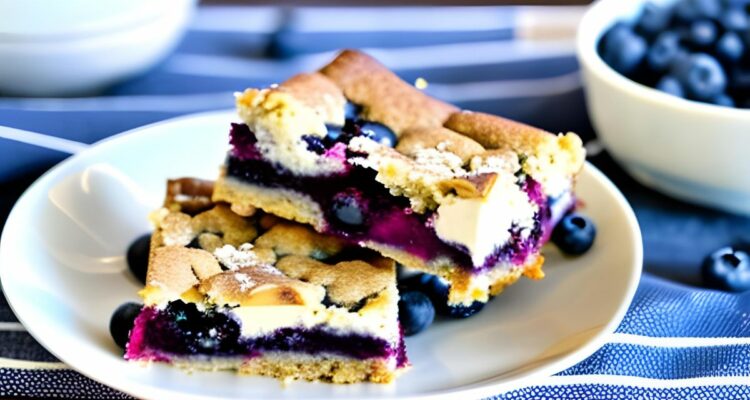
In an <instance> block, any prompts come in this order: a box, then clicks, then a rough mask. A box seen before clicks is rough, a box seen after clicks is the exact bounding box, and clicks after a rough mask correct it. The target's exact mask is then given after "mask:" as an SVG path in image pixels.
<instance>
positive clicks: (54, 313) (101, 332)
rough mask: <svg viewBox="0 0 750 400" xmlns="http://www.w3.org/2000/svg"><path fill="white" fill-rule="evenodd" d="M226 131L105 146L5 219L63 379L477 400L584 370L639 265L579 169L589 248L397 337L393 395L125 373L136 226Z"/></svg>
mask: <svg viewBox="0 0 750 400" xmlns="http://www.w3.org/2000/svg"><path fill="white" fill-rule="evenodd" d="M233 120H235V117H234V113H233V112H232V113H221V112H220V113H207V114H199V115H195V116H188V117H184V118H179V119H175V120H171V121H167V122H163V123H158V124H155V125H151V126H147V127H144V128H141V129H138V130H136V131H133V132H131V133H128V134H126V135H121V136H118V137H116V138H114V139H110V140H106V141H104V142H102V143H99V144H97V145H96V146H94V147H92V148H90V149H87V150H84V151H83V152H80V153H78V154H76V155H75V156H73V157H71V158H69V159H68V160H66V161H64V162H63V163H61V164H60V165H58V166H57V167H55V168H53V169H52V170H51V171H50V172H48V173H47V174H45V175H44V176H43V177H42V178H40V179H39V180H38V181H37V182H36V183H34V184H33V185H32V186H31V187H30V188H29V189H28V190H27V191H26V193H24V195H23V196H22V197H21V199H20V200H19V201H18V203H17V204H16V206H15V207H14V209H13V211H12V212H11V215H10V216H9V218H8V221H7V223H6V225H5V230H4V231H3V234H2V240H1V241H0V279H2V283H3V289H4V291H5V295H6V297H7V298H8V301H9V303H10V305H11V307H12V308H13V310H14V311H15V313H16V315H18V317H19V319H20V320H21V322H22V323H23V324H24V326H25V327H26V328H27V329H28V330H29V332H30V333H31V334H32V335H33V336H34V337H35V338H36V339H37V340H39V342H40V343H41V344H42V345H44V346H45V347H46V348H47V349H48V350H50V351H51V352H52V353H53V354H55V355H56V356H57V357H59V358H60V359H61V360H63V361H64V362H66V363H68V364H69V365H70V366H71V367H73V368H75V369H77V370H78V371H80V372H82V373H83V374H85V375H87V376H89V377H91V378H93V379H96V380H98V381H100V382H103V383H105V384H107V385H110V386H112V387H115V388H117V389H119V390H122V391H125V392H127V393H130V394H132V395H134V396H136V397H138V398H153V399H209V398H237V399H239V398H276V397H284V398H337V399H338V398H358V399H363V398H375V397H396V398H415V397H442V398H453V399H455V398H479V397H486V396H492V395H496V394H498V393H500V392H501V391H504V390H509V389H512V388H517V387H519V386H521V385H524V384H530V383H533V382H534V379H535V378H541V377H545V376H549V375H551V374H553V373H555V372H558V371H560V370H562V369H565V368H566V367H569V366H572V365H573V364H575V363H577V362H579V361H581V360H583V359H584V358H585V357H587V356H588V355H590V354H591V353H593V352H594V351H595V350H596V349H598V348H599V347H600V346H602V345H603V344H604V343H605V342H606V340H607V337H608V335H609V334H610V333H611V332H613V331H614V330H615V328H616V327H617V325H618V324H619V322H620V320H621V318H622V317H623V315H624V314H625V311H626V310H627V308H628V304H629V303H630V300H631V299H632V297H633V294H634V292H635V289H636V286H637V284H638V279H639V276H640V270H641V263H642V261H643V257H642V246H641V236H640V231H639V229H638V225H637V222H636V220H635V216H634V215H633V211H632V210H631V209H630V207H629V206H628V204H627V203H626V201H625V199H624V198H623V197H622V195H621V194H620V193H619V192H618V191H617V189H616V188H615V187H614V185H612V183H611V182H610V181H609V180H607V178H606V177H605V176H604V175H602V174H601V172H599V171H598V170H596V169H595V168H594V167H592V166H591V165H589V164H587V165H586V167H585V169H584V171H583V173H582V176H581V178H580V180H579V184H578V194H579V195H580V197H581V199H582V200H584V201H585V203H586V209H585V212H586V213H587V214H588V215H589V216H591V218H592V219H593V220H594V221H595V222H596V224H597V230H598V236H597V242H596V243H595V244H594V247H593V248H592V249H591V250H590V251H589V252H588V253H587V254H585V255H584V256H581V257H576V258H569V257H563V256H562V255H561V254H560V253H559V252H557V250H556V249H555V248H554V246H550V247H548V248H546V249H545V257H546V258H547V263H546V265H545V267H544V270H545V272H546V273H547V277H546V278H545V279H544V280H541V281H538V282H532V281H530V280H527V279H524V280H522V281H521V282H518V283H517V284H515V285H513V286H511V287H509V288H508V289H507V290H506V291H505V292H504V293H503V294H502V295H500V296H499V297H498V298H497V299H495V300H494V301H492V302H491V303H490V304H488V305H487V307H486V308H485V309H484V311H482V312H481V313H480V314H479V315H477V316H475V317H472V318H469V319H466V320H453V321H438V322H436V323H435V324H434V325H433V326H431V327H430V328H429V329H428V330H427V331H425V332H422V333H421V334H419V335H417V336H414V337H410V338H407V340H406V344H407V351H408V354H409V358H410V359H411V361H412V364H413V367H412V369H411V370H410V371H408V372H407V373H405V374H404V375H403V376H402V377H401V378H400V379H398V380H397V381H396V383H394V384H392V385H375V384H356V385H346V386H337V385H329V384H311V383H305V382H296V383H292V384H290V385H288V386H287V387H283V386H282V385H281V384H280V383H279V382H277V381H276V380H274V379H271V378H261V377H241V376H236V375H234V374H231V373H228V372H216V373H208V372H196V373H193V374H189V375H188V374H187V373H185V372H183V371H180V370H178V369H176V368H172V367H170V366H168V365H153V366H151V367H150V368H143V367H141V366H140V365H138V364H131V363H128V362H126V361H124V360H123V359H122V352H121V350H119V349H118V348H117V347H116V345H115V344H114V342H113V341H112V339H111V337H110V336H109V332H108V328H107V327H108V324H109V318H110V316H111V314H112V312H113V310H114V309H115V308H116V307H117V306H118V305H119V304H121V303H123V302H125V301H129V300H135V301H137V300H138V298H137V296H136V292H137V291H138V289H139V286H140V285H139V284H138V282H136V280H135V278H133V277H132V276H131V274H130V273H129V271H128V268H127V266H126V264H125V260H124V254H125V252H126V249H127V247H128V245H129V244H130V242H131V241H132V240H133V239H135V238H136V237H137V236H139V235H140V234H143V233H144V232H147V231H149V230H150V226H149V223H148V222H147V215H148V213H149V212H150V211H151V210H152V209H154V208H155V207H157V206H158V205H159V204H160V203H161V200H162V197H163V194H164V190H165V181H166V179H167V178H171V177H180V176H196V177H202V178H208V179H213V178H214V177H216V175H217V172H218V169H219V166H220V165H221V163H222V160H223V158H224V155H225V154H226V153H225V151H226V149H227V144H226V142H227V139H226V138H227V131H228V128H229V122H230V121H233ZM52 327H53V328H52Z"/></svg>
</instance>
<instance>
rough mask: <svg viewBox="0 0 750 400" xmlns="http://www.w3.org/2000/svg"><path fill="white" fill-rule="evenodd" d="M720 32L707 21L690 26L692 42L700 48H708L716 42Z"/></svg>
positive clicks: (703, 20)
mask: <svg viewBox="0 0 750 400" xmlns="http://www.w3.org/2000/svg"><path fill="white" fill-rule="evenodd" d="M718 34H719V30H718V29H716V25H715V24H714V23H713V22H711V21H710V20H707V19H700V20H697V21H694V22H693V23H692V24H690V33H689V36H690V42H691V43H693V44H694V45H696V46H698V47H708V46H710V45H712V44H713V43H714V42H715V41H716V37H717V36H718Z"/></svg>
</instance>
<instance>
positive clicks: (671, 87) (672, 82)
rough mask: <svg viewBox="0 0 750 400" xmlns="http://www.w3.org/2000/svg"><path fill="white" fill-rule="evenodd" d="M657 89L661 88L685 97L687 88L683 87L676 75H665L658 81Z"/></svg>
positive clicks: (665, 91) (666, 91)
mask: <svg viewBox="0 0 750 400" xmlns="http://www.w3.org/2000/svg"><path fill="white" fill-rule="evenodd" d="M655 87H656V89H657V90H661V91H662V92H664V93H668V94H671V95H672V96H677V97H685V90H684V89H683V88H682V85H681V84H680V81H678V80H677V78H675V77H674V76H671V75H664V77H662V78H661V79H660V80H659V82H657V83H656V86H655Z"/></svg>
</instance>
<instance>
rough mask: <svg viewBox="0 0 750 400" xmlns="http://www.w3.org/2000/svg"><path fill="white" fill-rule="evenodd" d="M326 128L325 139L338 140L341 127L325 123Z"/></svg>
mask: <svg viewBox="0 0 750 400" xmlns="http://www.w3.org/2000/svg"><path fill="white" fill-rule="evenodd" d="M326 129H327V130H328V134H327V136H326V140H327V141H329V142H335V141H336V140H338V138H339V136H341V134H342V132H343V131H342V127H340V126H335V125H326Z"/></svg>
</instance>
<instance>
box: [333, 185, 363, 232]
mask: <svg viewBox="0 0 750 400" xmlns="http://www.w3.org/2000/svg"><path fill="white" fill-rule="evenodd" d="M331 210H332V211H333V215H334V217H336V219H337V220H339V221H340V222H343V223H344V224H346V225H352V226H359V225H362V224H364V222H365V215H364V212H363V204H362V199H361V196H357V195H356V194H354V193H349V192H344V193H339V194H337V195H336V196H335V197H334V199H333V205H332V206H331Z"/></svg>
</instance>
